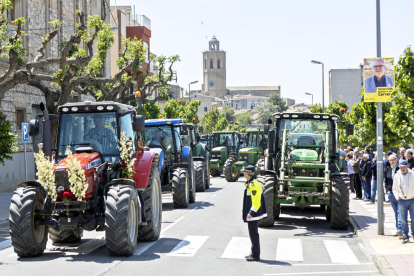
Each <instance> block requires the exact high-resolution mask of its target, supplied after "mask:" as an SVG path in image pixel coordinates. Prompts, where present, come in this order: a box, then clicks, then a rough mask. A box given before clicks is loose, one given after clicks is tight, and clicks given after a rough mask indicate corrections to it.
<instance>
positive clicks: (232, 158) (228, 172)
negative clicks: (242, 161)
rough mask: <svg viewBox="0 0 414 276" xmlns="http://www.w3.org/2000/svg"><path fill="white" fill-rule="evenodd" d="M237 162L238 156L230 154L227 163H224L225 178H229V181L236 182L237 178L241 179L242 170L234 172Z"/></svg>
mask: <svg viewBox="0 0 414 276" xmlns="http://www.w3.org/2000/svg"><path fill="white" fill-rule="evenodd" d="M236 162H237V157H236V156H230V157H229V158H228V159H227V160H226V163H224V178H225V179H226V180H227V182H235V181H237V179H239V174H240V172H237V171H236V172H232V171H231V169H232V167H234V166H235V163H236Z"/></svg>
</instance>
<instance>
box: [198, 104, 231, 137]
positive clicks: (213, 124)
mask: <svg viewBox="0 0 414 276" xmlns="http://www.w3.org/2000/svg"><path fill="white" fill-rule="evenodd" d="M201 125H202V126H203V129H204V133H212V132H213V131H222V130H223V129H225V128H226V127H227V125H228V122H227V120H226V119H225V118H224V116H222V115H221V113H220V111H219V109H218V108H217V107H213V108H212V109H210V110H209V111H208V112H207V113H206V114H204V116H203V118H202V119H201Z"/></svg>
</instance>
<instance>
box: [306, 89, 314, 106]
mask: <svg viewBox="0 0 414 276" xmlns="http://www.w3.org/2000/svg"><path fill="white" fill-rule="evenodd" d="M305 94H306V95H309V96H312V105H313V94H311V93H309V92H305Z"/></svg>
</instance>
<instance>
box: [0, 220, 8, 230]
mask: <svg viewBox="0 0 414 276" xmlns="http://www.w3.org/2000/svg"><path fill="white" fill-rule="evenodd" d="M9 226H10V224H9V220H8V219H7V220H0V228H5V227H9Z"/></svg>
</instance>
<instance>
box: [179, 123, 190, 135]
mask: <svg viewBox="0 0 414 276" xmlns="http://www.w3.org/2000/svg"><path fill="white" fill-rule="evenodd" d="M180 135H185V136H187V135H188V128H187V126H186V125H182V126H181V128H180Z"/></svg>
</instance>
